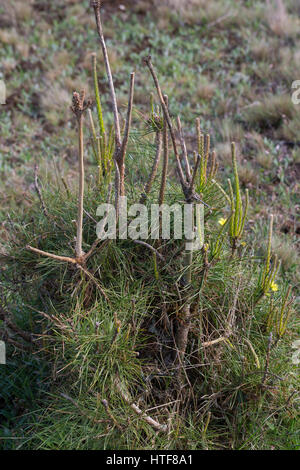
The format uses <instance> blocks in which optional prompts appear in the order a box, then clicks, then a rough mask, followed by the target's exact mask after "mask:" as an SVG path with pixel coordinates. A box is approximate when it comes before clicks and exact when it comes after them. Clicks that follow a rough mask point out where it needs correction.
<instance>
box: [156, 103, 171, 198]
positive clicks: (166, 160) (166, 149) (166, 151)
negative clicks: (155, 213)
mask: <svg viewBox="0 0 300 470" xmlns="http://www.w3.org/2000/svg"><path fill="white" fill-rule="evenodd" d="M163 98H164V101H165V103H166V106H167V107H168V96H167V95H164V97H163ZM163 149H164V161H163V169H162V175H161V184H160V191H159V199H158V204H159V205H160V206H161V205H162V204H163V202H164V197H165V190H166V182H167V175H168V163H169V139H168V123H167V121H166V118H165V115H164V122H163Z"/></svg>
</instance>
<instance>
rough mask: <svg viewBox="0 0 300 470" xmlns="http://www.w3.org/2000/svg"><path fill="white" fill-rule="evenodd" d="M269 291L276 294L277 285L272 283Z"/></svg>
mask: <svg viewBox="0 0 300 470" xmlns="http://www.w3.org/2000/svg"><path fill="white" fill-rule="evenodd" d="M270 287H271V289H272V291H273V292H277V291H278V284H276V283H275V282H272V284H271V286H270Z"/></svg>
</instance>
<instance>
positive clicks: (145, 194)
mask: <svg viewBox="0 0 300 470" xmlns="http://www.w3.org/2000/svg"><path fill="white" fill-rule="evenodd" d="M2 3H4V2H0V8H2V9H3V6H4V5H2ZM88 3H89V2H83V3H82V4H78V2H75V1H73V0H69V1H67V2H65V1H64V2H60V1H54V2H52V3H51V4H50V5H49V4H48V2H47V5H46V4H45V2H43V1H40V0H39V1H37V2H34V3H33V2H28V4H27V5H23V3H22V2H15V4H14V5H13V6H9V8H8V9H6V10H5V13H4V15H3V17H2V18H1V21H2V22H3V26H4V29H3V31H2V32H1V35H0V40H1V42H2V43H3V45H4V47H3V50H2V52H0V54H1V53H2V54H3V56H5V57H4V61H3V72H2V73H3V75H4V77H5V80H6V82H7V85H8V99H7V105H6V106H5V107H4V108H3V109H2V111H1V134H2V140H1V143H0V152H1V155H2V156H3V157H2V160H1V162H2V166H1V172H2V174H3V176H5V178H3V183H1V184H2V188H3V194H4V198H3V204H2V207H1V210H0V211H1V212H0V213H1V214H2V216H3V222H2V228H1V232H0V233H1V253H2V254H1V274H0V289H1V302H0V332H1V336H2V337H3V338H4V339H5V341H6V342H7V344H8V350H9V360H8V364H7V366H5V367H3V368H1V370H0V380H1V396H0V401H1V407H2V410H3V411H2V410H1V411H0V416H1V422H0V425H1V428H0V443H1V444H0V445H1V446H2V447H3V448H4V449H11V448H15V449H28V448H29V449H151V448H155V449H218V450H220V449H235V450H237V449H271V448H275V449H299V444H300V442H299V429H298V424H299V422H298V417H297V416H298V415H297V402H298V401H297V391H298V389H299V380H298V377H297V374H296V362H295V361H294V363H293V361H292V342H293V340H294V339H295V338H296V334H297V326H298V324H297V316H296V314H297V286H296V283H297V282H298V280H299V277H298V276H299V273H298V271H297V257H296V256H293V252H294V251H295V248H296V247H297V240H296V236H297V233H298V232H299V227H298V226H297V222H296V217H295V216H296V211H297V199H296V189H297V184H298V183H297V177H296V175H297V171H298V166H297V165H299V162H298V161H297V151H298V146H299V142H298V134H297V129H298V127H297V126H298V121H299V110H298V108H297V106H295V105H293V104H292V102H291V100H290V96H289V86H290V83H289V78H287V77H290V74H293V73H296V70H297V67H296V65H293V64H290V65H289V67H288V68H287V70H286V76H285V75H284V73H285V72H284V70H283V69H281V70H280V73H279V76H278V77H276V78H274V77H273V81H274V80H275V83H272V85H271V86H269V85H268V83H267V80H268V78H269V77H270V74H271V71H270V70H271V69H273V70H276V67H277V66H278V67H280V60H281V58H282V55H283V54H290V53H296V52H295V51H296V48H297V47H298V46H299V41H300V37H299V32H298V30H297V29H296V27H295V25H297V24H298V16H299V10H298V9H297V8H298V7H297V4H296V2H293V1H289V2H286V3H285V4H283V2H281V1H280V2H278V4H277V10H276V14H275V15H274V14H273V13H272V11H273V10H272V8H271V2H268V9H267V12H266V13H264V14H262V12H263V8H264V4H263V3H262V2H259V1H253V2H252V1H251V2H245V4H244V5H243V6H237V4H236V2H232V1H229V0H228V1H225V0H219V1H218V2H213V3H212V2H210V3H209V2H202V1H201V0H189V1H187V2H177V1H175V0H166V1H165V2H164V1H160V2H158V3H157V2H154V3H155V4H156V8H155V11H154V10H153V11H148V9H149V2H134V1H133V2H125V3H124V5H123V6H122V8H121V9H119V8H118V2H113V3H116V5H112V4H111V3H108V2H105V1H103V2H102V1H99V0H98V1H92V2H91V3H92V6H93V8H94V11H95V18H96V24H97V30H98V37H99V39H100V45H101V48H102V52H103V55H104V62H102V60H99V59H100V55H99V56H98V52H99V47H98V44H97V43H96V37H97V36H96V34H97V33H96V27H95V24H94V22H93V21H91V18H92V15H91V9H90V6H89V4H88ZM102 4H103V5H102ZM183 4H184V5H183ZM100 6H101V7H102V6H103V13H102V15H104V18H105V21H104V35H105V36H106V38H107V45H108V49H109V54H108V56H107V55H106V42H105V41H104V37H103V31H102V25H101V21H100V10H99V8H100ZM170 6H171V7H172V8H170ZM114 8H116V9H117V13H114V11H115V10H114ZM238 8H240V9H242V10H243V12H247V14H241V12H240V11H239V14H238V15H237V14H236V13H237V11H238V10H237V9H238ZM297 15H298V16H297ZM37 19H38V20H39V21H38V25H37V22H36V21H37ZM141 19H142V20H143V21H141ZM33 24H35V25H36V26H37V27H36V29H32V25H33ZM157 25H158V28H160V29H158V31H157ZM12 26H13V28H12ZM49 26H50V27H49ZM21 29H23V30H24V31H25V33H26V34H25V41H23V40H22V41H21V40H20V30H21ZM116 30H117V31H118V37H117V35H115V33H114V32H115V31H116ZM146 30H147V34H146ZM218 31H222V41H220V40H219V37H218V34H217V33H218ZM249 32H258V33H259V34H261V35H262V37H261V38H259V37H257V34H255V35H251V36H256V37H255V41H254V40H253V42H252V40H250V41H248V38H249V37H250V36H249ZM266 36H268V41H266V42H265V43H264V48H262V46H261V45H262V43H263V42H264V39H265V37H266ZM199 37H200V39H201V41H202V42H201V44H202V48H201V53H199V42H198V41H199ZM37 38H39V39H37ZM58 41H60V44H61V45H60V47H59V48H58V46H57V44H58ZM61 41H63V42H61ZM274 45H276V48H275V49H273V47H274ZM268 46H269V47H270V55H268V52H267V50H268ZM271 48H272V51H271ZM149 50H150V51H151V54H152V59H151V57H150V56H149V54H148V53H149ZM45 51H46V52H47V54H46V55H45ZM96 51H97V52H96ZM110 51H111V53H110ZM251 54H252V55H253V57H254V58H255V59H254V60H255V61H258V62H257V64H256V62H253V60H252V59H251V58H250V59H249V57H251ZM44 56H45V57H44ZM268 57H270V58H272V68H271V69H269V70H266V69H267V67H266V65H265V63H264V62H265V61H266V58H268ZM97 58H98V60H97ZM142 59H143V65H142ZM13 63H16V64H18V70H20V73H18V74H15V73H14V72H13V70H14V69H13V67H12V64H13ZM134 66H135V67H137V68H138V74H137V75H138V77H137V79H136V80H135V101H134V105H133V92H134V73H132V68H133V67H134ZM111 68H113V74H111ZM147 69H149V70H148V71H147ZM105 70H106V75H105ZM183 71H184V73H183ZM273 73H274V72H273ZM130 74H131V75H130ZM112 76H113V77H114V78H115V80H113V77H112ZM41 77H43V78H44V81H43V82H41V80H40V78H41ZM128 77H130V79H129V78H128ZM295 78H300V77H295ZM106 79H107V83H108V85H107V83H106ZM276 80H278V81H276ZM53 83H54V84H53ZM33 84H34V85H35V87H36V88H34V86H33ZM85 85H86V86H85ZM115 85H116V90H117V96H116V94H115ZM153 85H154V86H153ZM75 86H76V89H79V90H81V89H82V87H83V86H84V87H85V88H86V89H87V95H86V96H88V98H90V97H92V95H93V100H94V102H93V103H92V102H90V101H89V100H85V95H84V93H83V92H80V93H76V92H75V93H73V108H72V110H73V115H75V116H73V117H72V113H71V112H70V111H69V110H68V106H69V105H70V104H71V103H70V102H71V98H70V97H71V92H73V91H74V87H75ZM128 88H129V93H128ZM274 90H275V92H274ZM152 92H154V93H155V94H153V95H152V96H151V93H152ZM149 101H150V110H149ZM66 104H67V106H66ZM124 105H126V108H125V111H124V112H123V106H124ZM111 109H112V110H113V113H111V112H110V110H111ZM179 114H180V116H181V119H180V118H179V117H178V118H177V120H176V119H175V118H174V116H177V115H179ZM199 117H200V118H199ZM76 128H77V131H75V129H76ZM76 132H77V139H78V143H76ZM235 140H238V141H240V142H239V145H238V146H236V145H235V143H234V142H232V143H231V146H230V142H231V141H235ZM214 148H216V150H217V151H216V152H215V151H214V150H213V149H214ZM219 154H220V155H219ZM75 162H78V168H77V163H75ZM37 163H38V166H39V168H38V166H37ZM33 167H35V170H34V171H33ZM176 171H177V173H176ZM125 193H126V195H127V196H128V199H129V201H130V202H137V201H139V200H142V201H143V202H145V203H146V204H150V203H151V202H155V203H157V201H159V202H160V203H162V202H167V203H170V204H171V203H174V202H177V203H179V204H183V200H184V201H186V202H189V203H192V204H193V205H194V206H196V205H197V204H199V201H200V200H203V201H204V202H205V214H204V216H205V243H204V245H203V247H202V249H201V250H198V251H197V250H195V251H185V250H184V249H183V246H182V241H180V240H174V239H171V240H169V241H166V240H161V239H160V240H158V241H157V243H153V241H152V240H150V239H149V240H146V241H145V242H144V243H143V244H138V243H134V242H133V241H131V240H117V241H116V242H115V241H112V242H108V241H99V240H98V239H97V238H96V230H95V228H96V227H95V225H96V220H95V217H96V208H97V206H98V205H99V204H100V203H101V202H109V201H114V203H115V207H116V210H117V214H118V211H119V205H118V204H119V196H120V195H124V194H125ZM271 214H272V215H271ZM274 232H275V233H274ZM280 232H281V233H280ZM75 235H76V237H75ZM281 260H282V263H281ZM292 286H295V287H293V288H292ZM1 367H2V366H1ZM17 372H18V373H17Z"/></svg>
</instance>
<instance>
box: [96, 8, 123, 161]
mask: <svg viewBox="0 0 300 470" xmlns="http://www.w3.org/2000/svg"><path fill="white" fill-rule="evenodd" d="M101 3H102V2H101V0H91V6H92V7H93V8H94V13H95V18H96V25H97V32H98V36H99V39H100V44H101V48H102V53H103V58H104V63H105V68H106V74H107V78H108V83H109V88H110V95H111V101H112V108H113V113H114V126H115V141H116V152H119V151H120V148H121V130H120V121H119V113H118V105H117V98H116V93H115V87H114V82H113V78H112V73H111V68H110V63H109V58H108V53H107V48H106V44H105V40H104V36H103V29H102V23H101V12H100V9H101Z"/></svg>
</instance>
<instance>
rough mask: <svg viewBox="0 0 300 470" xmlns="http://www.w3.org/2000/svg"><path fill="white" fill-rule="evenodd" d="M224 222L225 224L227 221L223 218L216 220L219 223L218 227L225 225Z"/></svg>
mask: <svg viewBox="0 0 300 470" xmlns="http://www.w3.org/2000/svg"><path fill="white" fill-rule="evenodd" d="M226 222H227V219H224V218H223V217H221V219H219V220H218V223H219V224H220V225H225V224H226Z"/></svg>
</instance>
